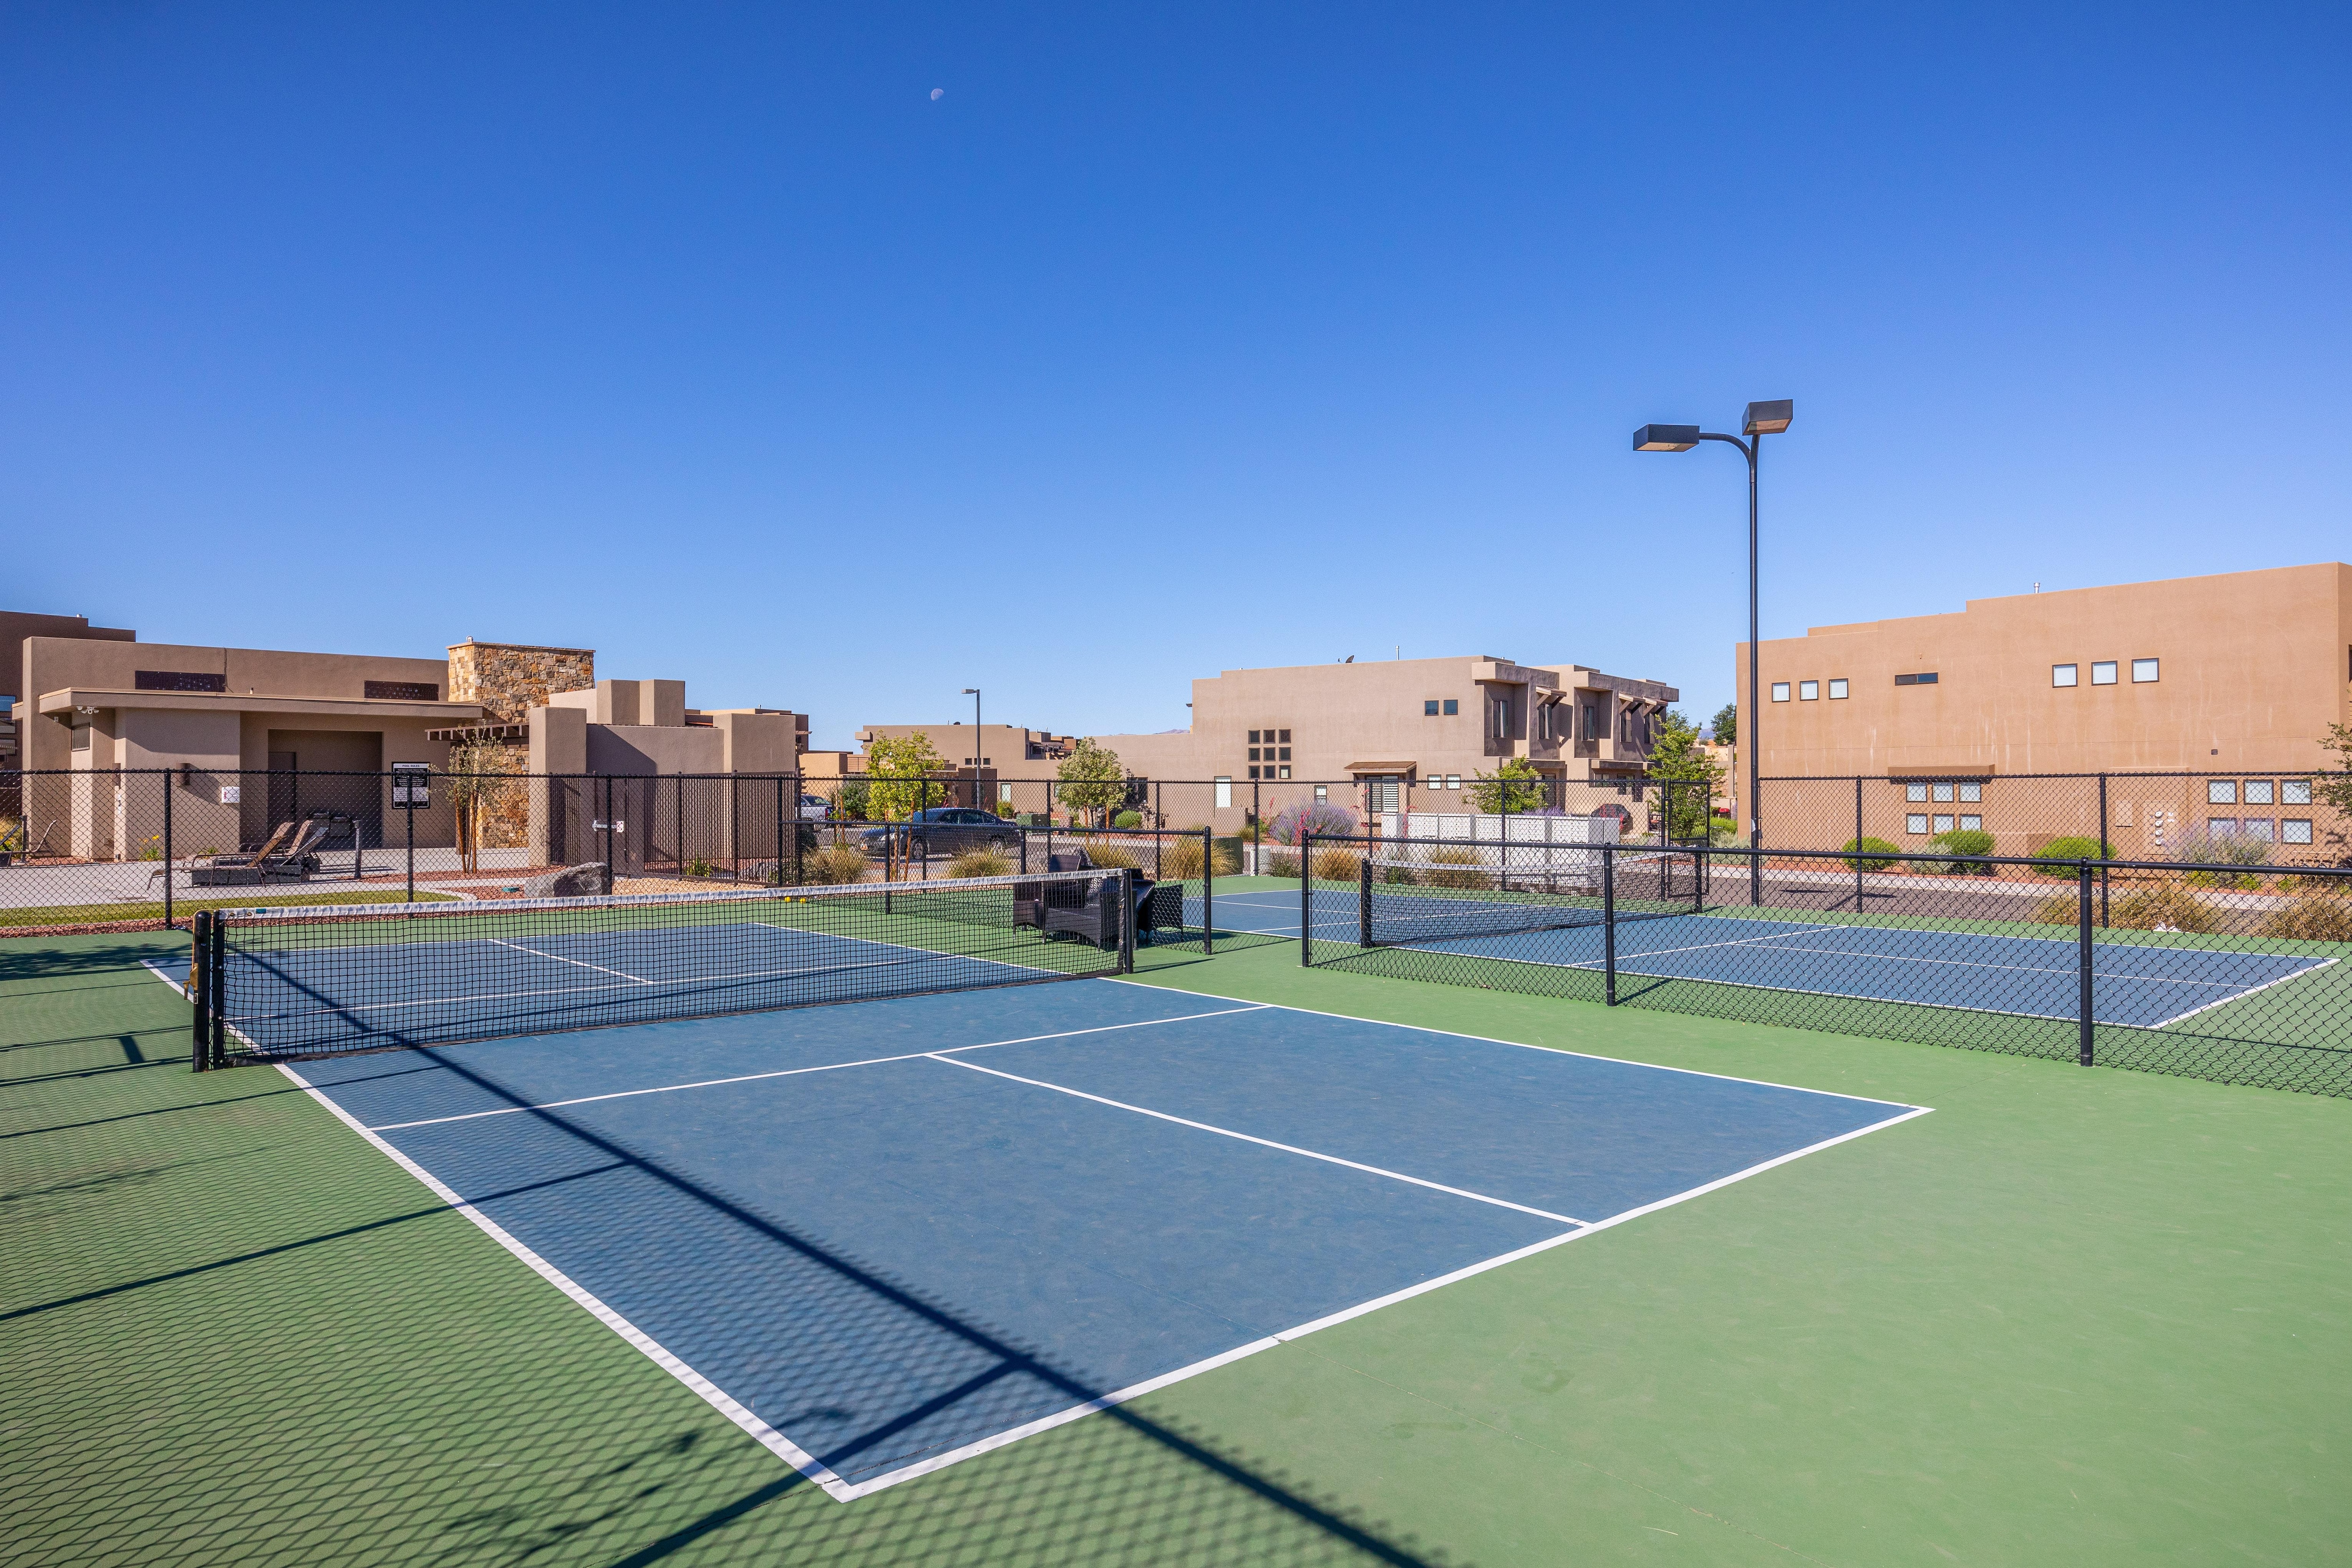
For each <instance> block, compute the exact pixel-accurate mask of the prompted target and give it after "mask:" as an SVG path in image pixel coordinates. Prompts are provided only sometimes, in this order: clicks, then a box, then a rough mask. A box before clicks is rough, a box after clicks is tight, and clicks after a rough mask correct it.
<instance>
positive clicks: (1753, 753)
mask: <svg viewBox="0 0 2352 1568" xmlns="http://www.w3.org/2000/svg"><path fill="white" fill-rule="evenodd" d="M1796 409H1797V405H1796V404H1795V403H1794V402H1793V401H1791V400H1790V399H1789V398H1785V397H1783V398H1780V399H1779V400H1777V401H1775V402H1769V403H1751V404H1749V405H1748V417H1747V419H1746V420H1745V421H1744V422H1743V423H1742V424H1741V426H1740V434H1741V435H1744V436H1746V437H1748V439H1747V440H1745V441H1743V440H1741V439H1740V438H1739V437H1738V436H1718V435H1717V434H1716V433H1714V432H1713V431H1711V430H1702V429H1700V428H1699V427H1698V426H1696V425H1644V426H1642V427H1641V428H1640V429H1639V430H1636V431H1634V432H1633V450H1635V451H1636V452H1687V451H1689V450H1690V449H1691V448H1692V447H1696V446H1697V445H1698V444H1699V443H1700V442H1701V441H1721V442H1723V443H1725V444H1726V445H1727V446H1732V447H1738V448H1739V455H1740V456H1741V457H1743V458H1747V459H1748V712H1747V715H1746V717H1745V719H1744V721H1743V723H1742V728H1743V729H1744V730H1745V731H1747V732H1746V733H1745V734H1743V735H1741V736H1740V737H1739V738H1738V740H1737V741H1735V742H1733V743H1734V744H1735V745H1744V746H1746V747H1747V748H1748V848H1749V849H1750V850H1757V851H1760V850H1761V849H1762V848H1763V847H1764V824H1763V820H1762V811H1761V808H1762V805H1763V802H1762V800H1761V799H1760V798H1759V796H1760V795H1761V794H1762V790H1761V784H1762V774H1763V762H1762V758H1763V751H1762V748H1760V747H1759V745H1758V744H1757V740H1756V736H1757V730H1758V727H1759V725H1760V724H1761V723H1762V722H1763V710H1762V706H1761V703H1760V701H1759V698H1758V681H1757V668H1758V667H1759V666H1760V665H1761V664H1762V663H1763V662H1764V648H1763V645H1762V644H1761V642H1759V640H1758V637H1757V629H1756V458H1757V457H1758V455H1759V453H1760V452H1761V451H1762V450H1763V447H1764V437H1767V436H1779V435H1782V434H1785V433H1786V432H1787V430H1788V428H1789V426H1790V422H1791V421H1792V420H1793V419H1794V418H1795V416H1796ZM1763 901H1764V857H1763V856H1762V855H1761V854H1760V853H1759V854H1750V855H1749V856H1748V902H1750V903H1753V904H1760V903H1762V902H1763Z"/></svg>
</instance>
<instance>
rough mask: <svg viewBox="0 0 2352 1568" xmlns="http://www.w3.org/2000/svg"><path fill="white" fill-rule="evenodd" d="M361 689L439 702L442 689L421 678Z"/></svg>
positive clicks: (372, 695) (379, 697)
mask: <svg viewBox="0 0 2352 1568" xmlns="http://www.w3.org/2000/svg"><path fill="white" fill-rule="evenodd" d="M214 689H215V691H217V690H219V689H220V688H218V687H215V688H214ZM360 689H361V690H362V692H364V693H365V694H366V696H367V698H368V700H370V701H372V702H387V701H388V702H438V701H440V700H441V689H440V688H439V687H437V686H428V685H426V684H425V682H423V681H421V680H370V681H366V682H363V683H362V685H361V687H360Z"/></svg>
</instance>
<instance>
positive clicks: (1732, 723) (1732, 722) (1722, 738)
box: [1707, 702, 1739, 746]
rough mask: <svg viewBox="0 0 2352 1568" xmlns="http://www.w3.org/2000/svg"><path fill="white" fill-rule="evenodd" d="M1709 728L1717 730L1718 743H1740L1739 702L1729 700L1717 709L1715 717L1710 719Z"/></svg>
mask: <svg viewBox="0 0 2352 1568" xmlns="http://www.w3.org/2000/svg"><path fill="white" fill-rule="evenodd" d="M1707 728H1708V729H1710V730H1712V731H1714V732H1715V743H1716V744H1717V745H1718V746H1736V745H1738V743H1739V704H1738V703H1737V702H1727V703H1725V704H1724V705H1723V706H1722V707H1720V708H1718V709H1717V710H1715V717H1714V719H1712V720H1711V721H1708V724H1707Z"/></svg>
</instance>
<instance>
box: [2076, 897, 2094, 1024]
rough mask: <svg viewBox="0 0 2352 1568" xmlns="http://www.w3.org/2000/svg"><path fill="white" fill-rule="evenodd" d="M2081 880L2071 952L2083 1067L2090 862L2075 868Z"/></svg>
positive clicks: (2088, 1001) (2088, 1003)
mask: <svg viewBox="0 0 2352 1568" xmlns="http://www.w3.org/2000/svg"><path fill="white" fill-rule="evenodd" d="M2077 874H2078V876H2079V877H2080V879H2081V881H2080V885H2079V888H2078V889H2077V896H2076V900H2075V903H2076V913H2077V915H2078V917H2079V920H2078V921H2077V925H2076V930H2075V938H2074V949H2075V956H2076V960H2077V962H2078V963H2079V964H2080V966H2081V969H2080V973H2079V974H2078V975H2077V977H2076V980H2075V984H2076V987H2077V990H2076V1003H2077V1015H2078V1016H2077V1019H2076V1023H2075V1029H2074V1033H2075V1040H2074V1059H2075V1061H2076V1062H2078V1063H2080V1064H2081V1065H2082V1066H2084V1067H2089V1066H2090V1065H2091V1035H2092V995H2091V977H2092V968H2091V863H2090V862H2089V861H2088V860H2084V861H2083V862H2082V863H2081V864H2080V866H2079V867H2078V868H2077Z"/></svg>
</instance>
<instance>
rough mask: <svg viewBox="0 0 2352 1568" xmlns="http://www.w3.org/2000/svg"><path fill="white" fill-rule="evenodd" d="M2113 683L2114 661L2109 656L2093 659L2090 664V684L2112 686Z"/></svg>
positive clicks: (2114, 678) (2114, 674) (2114, 681)
mask: <svg viewBox="0 0 2352 1568" xmlns="http://www.w3.org/2000/svg"><path fill="white" fill-rule="evenodd" d="M2115 683H2116V661H2115V660H2114V659H2111V658H2102V659H2096V660H2094V661H2093V662H2092V665H2091V684H2092V685H2094V686H2113V685H2114V684H2115Z"/></svg>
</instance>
